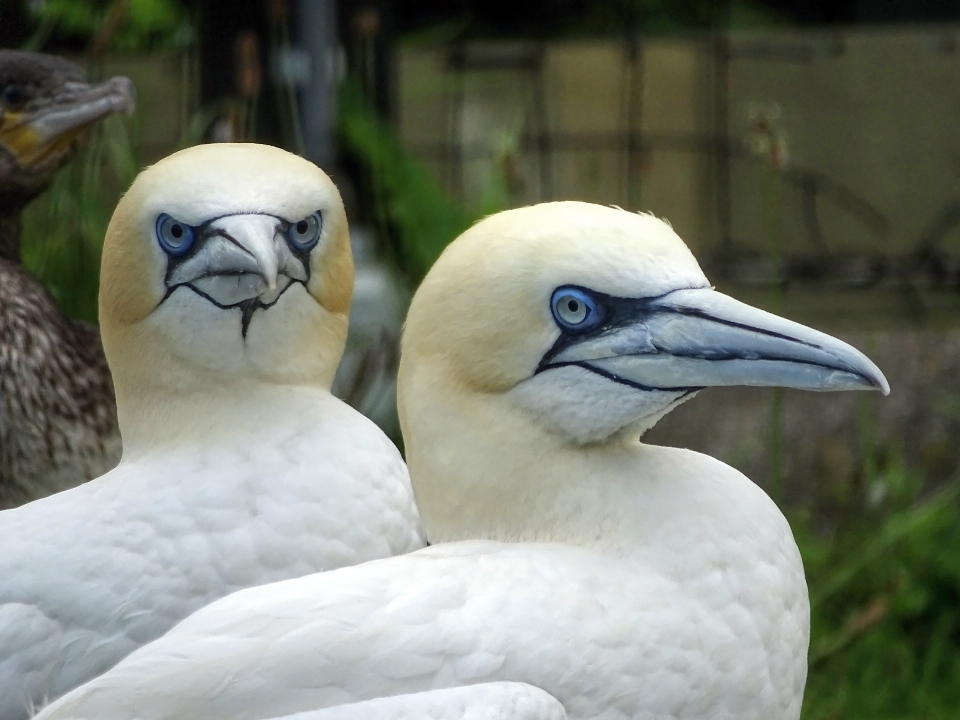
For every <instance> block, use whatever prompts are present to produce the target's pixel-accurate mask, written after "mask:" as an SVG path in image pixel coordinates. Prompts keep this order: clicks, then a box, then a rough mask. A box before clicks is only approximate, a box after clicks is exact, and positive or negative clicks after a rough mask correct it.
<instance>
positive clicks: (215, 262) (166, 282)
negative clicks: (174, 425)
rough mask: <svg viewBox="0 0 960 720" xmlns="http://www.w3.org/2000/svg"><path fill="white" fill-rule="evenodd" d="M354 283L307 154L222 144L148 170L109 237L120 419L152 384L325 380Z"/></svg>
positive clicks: (107, 326) (107, 291)
mask: <svg viewBox="0 0 960 720" xmlns="http://www.w3.org/2000/svg"><path fill="white" fill-rule="evenodd" d="M352 291H353V262H352V258H351V254H350V242H349V235H348V230H347V221H346V216H345V213H344V209H343V204H342V202H341V200H340V195H339V193H338V192H337V189H336V187H335V186H334V184H333V183H332V182H331V181H330V178H328V177H327V176H326V175H325V174H324V173H323V171H321V170H320V169H319V168H318V167H316V166H315V165H313V164H312V163H310V162H308V161H306V160H304V159H302V158H300V157H297V156H295V155H292V154H290V153H287V152H284V151H282V150H279V149H277V148H273V147H268V146H264V145H253V144H239V145H228V144H218V145H202V146H199V147H194V148H190V149H187V150H183V151H181V152H178V153H176V154H174V155H171V156H170V157H167V158H165V159H164V160H161V161H160V162H158V163H157V164H156V165H153V166H152V167H150V168H147V169H146V170H144V171H143V172H142V173H141V174H140V175H139V176H138V177H137V179H136V180H135V181H134V183H133V185H132V186H131V187H130V189H129V191H128V192H127V193H126V195H124V197H123V199H122V200H121V201H120V203H119V204H118V206H117V209H116V211H115V212H114V215H113V218H112V220H111V222H110V225H109V228H108V230H107V234H106V239H105V241H104V247H103V261H102V274H101V288H100V323H101V329H102V334H103V341H104V347H105V350H106V352H107V358H108V361H109V362H110V367H111V371H112V372H113V375H114V380H115V383H116V386H117V401H118V409H119V411H120V416H121V429H123V418H124V406H125V405H127V404H129V403H128V402H127V400H128V399H129V398H130V397H133V396H142V395H143V393H144V392H145V391H146V389H147V388H150V387H158V388H161V389H162V390H163V391H164V392H170V391H173V390H178V389H179V390H185V391H191V390H193V389H196V388H206V387H210V386H211V385H217V384H223V383H229V382H234V381H236V380H248V379H249V380H257V381H262V382H267V383H278V384H301V385H302V384H314V385H320V386H323V387H327V388H329V385H330V382H331V380H332V378H333V374H334V372H335V370H336V367H337V364H338V363H339V360H340V356H341V354H342V352H343V346H344V342H345V338H346V332H347V316H348V313H349V309H350V300H351V295H352ZM124 442H125V443H126V435H124Z"/></svg>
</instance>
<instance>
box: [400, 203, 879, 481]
mask: <svg viewBox="0 0 960 720" xmlns="http://www.w3.org/2000/svg"><path fill="white" fill-rule="evenodd" d="M418 376H419V377H418ZM400 382H401V388H400V410H401V420H402V421H403V423H404V436H405V437H406V436H407V435H408V431H409V432H410V433H411V434H413V435H415V433H416V432H417V428H416V427H412V426H415V425H417V423H418V422H419V419H420V418H421V417H425V416H427V415H429V414H430V413H433V414H435V415H436V414H437V413H439V412H440V411H439V410H437V409H435V408H433V409H432V408H429V407H425V406H424V404H423V403H424V399H423V395H424V394H427V393H429V386H430V385H433V386H435V387H441V386H442V387H443V391H442V392H443V393H444V396H443V397H444V398H447V399H440V398H439V397H433V398H432V402H434V403H435V404H440V403H447V404H449V403H456V402H461V401H462V399H463V398H465V397H466V396H467V395H471V396H472V397H473V398H479V397H486V398H491V397H497V398H499V399H500V400H501V401H502V402H504V403H507V404H508V405H510V406H511V408H512V409H515V410H516V411H518V413H521V414H523V415H525V416H526V417H527V418H528V419H529V420H530V421H531V422H533V423H535V424H537V425H539V426H540V427H541V428H543V429H545V430H546V431H547V432H549V433H552V434H554V435H556V436H559V437H561V438H562V439H563V441H564V442H567V443H571V444H576V445H587V444H594V443H601V442H604V441H607V440H609V439H611V438H613V437H615V436H618V435H623V434H626V435H629V436H630V437H633V438H636V437H637V436H638V435H639V434H640V433H642V432H643V431H645V430H646V429H648V428H650V427H652V426H653V424H654V423H656V421H657V420H658V419H659V418H661V417H662V416H663V415H664V414H665V413H667V412H668V411H669V410H670V409H672V408H673V407H675V406H676V405H677V404H679V403H680V402H682V401H684V400H685V399H687V398H689V397H691V396H692V395H693V394H695V393H696V392H697V391H699V390H701V389H703V388H706V387H711V386H722V385H754V386H783V387H791V388H802V389H806V390H860V389H878V390H880V391H882V392H883V393H884V394H886V393H887V392H888V386H887V382H886V380H885V379H884V377H883V374H882V373H881V372H880V370H879V369H877V367H876V366H875V365H874V364H873V363H872V362H870V360H869V359H867V358H866V357H865V356H864V355H863V354H862V353H860V352H858V351H857V350H855V349H854V348H852V347H850V346H849V345H847V344H846V343H843V342H841V341H839V340H836V339H835V338H832V337H830V336H828V335H825V334H823V333H820V332H817V331H815V330H811V329H809V328H807V327H804V326H802V325H799V324H797V323H794V322H790V321H788V320H784V319H782V318H780V317H777V316H775V315H772V314H770V313H767V312H764V311H761V310H758V309H755V308H752V307H749V306H747V305H745V304H743V303H741V302H738V301H736V300H734V299H733V298H730V297H728V296H726V295H723V294H721V293H719V292H717V291H715V290H714V289H713V288H711V286H710V283H709V282H708V280H707V278H706V277H705V276H704V274H703V272H702V271H701V270H700V267H699V265H698V264H697V261H696V260H695V259H694V257H693V255H692V254H691V253H690V251H689V250H688V249H687V247H686V246H685V245H684V243H683V242H682V241H681V240H680V238H679V237H678V236H677V235H676V233H674V232H673V230H672V229H671V228H670V226H669V225H668V224H666V223H664V222H662V221H661V220H658V219H657V218H655V217H653V216H651V215H643V214H634V213H629V212H626V211H623V210H620V209H615V208H609V207H602V206H598V205H592V204H587V203H582V202H557V203H547V204H542V205H536V206H533V207H527V208H522V209H518V210H510V211H507V212H503V213H500V214H498V215H494V216H492V217H490V218H487V219H486V220H484V221H482V222H480V223H478V224H477V225H475V226H474V227H472V228H471V229H469V230H468V231H467V232H465V233H464V234H463V235H461V236H460V237H459V238H458V239H457V240H456V241H455V242H453V243H452V244H451V245H450V246H449V247H448V248H447V250H446V251H445V252H444V253H443V255H442V256H441V257H440V259H439V260H438V261H437V263H436V264H435V265H434V267H433V269H432V270H431V271H430V272H429V274H428V275H427V277H426V278H425V280H424V281H423V284H422V285H421V287H420V289H419V290H418V291H417V294H416V296H415V297H414V299H413V303H412V305H411V307H410V312H409V316H408V319H407V324H406V331H405V334H404V338H403V355H402V361H401V375H400ZM425 388H426V389H425ZM418 390H419V391H422V392H420V395H418ZM464 402H466V401H464ZM509 416H510V414H509V413H501V414H500V416H499V417H502V418H506V417H509ZM491 417H492V416H491ZM511 422H513V421H512V420H511ZM408 446H409V440H408ZM411 467H412V466H411ZM414 474H415V473H414Z"/></svg>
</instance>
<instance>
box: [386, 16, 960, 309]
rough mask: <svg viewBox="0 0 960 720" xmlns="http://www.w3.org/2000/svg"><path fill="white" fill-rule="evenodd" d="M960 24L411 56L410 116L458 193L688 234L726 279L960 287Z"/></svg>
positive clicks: (416, 52) (423, 147)
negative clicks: (656, 222)
mask: <svg viewBox="0 0 960 720" xmlns="http://www.w3.org/2000/svg"><path fill="white" fill-rule="evenodd" d="M958 46H960V28H957V27H954V26H945V27H914V28H899V29H898V28H894V29H884V30H880V29H877V30H851V31H848V32H827V31H816V32H779V33H753V34H734V35H726V34H725V35H716V36H699V37H689V38H675V39H657V40H644V39H643V38H634V39H632V40H629V41H595V42H579V43H547V44H544V43H534V42H526V43H523V42H522V43H505V42H498V43H474V44H466V45H456V46H444V47H432V48H416V47H407V48H403V49H401V50H400V52H399V57H398V80H399V82H398V93H399V97H398V103H397V106H398V117H397V123H398V127H399V129H400V132H401V135H402V137H403V138H404V140H405V141H406V144H407V145H408V147H410V148H411V149H412V150H413V152H414V153H415V154H416V155H417V156H418V157H419V158H420V159H421V160H423V161H424V162H425V163H426V164H427V165H429V166H430V167H431V168H432V169H433V170H434V172H435V174H436V176H437V178H438V179H440V180H441V182H442V183H443V184H444V186H445V187H446V188H447V190H448V191H449V192H450V193H451V194H453V195H454V196H455V197H457V198H459V199H460V200H462V201H463V202H466V203H468V204H469V203H479V202H480V200H481V198H482V197H483V195H484V193H486V192H490V189H491V188H492V187H500V188H505V193H506V199H507V204H510V205H521V204H526V203H530V202H538V201H542V200H548V199H559V198H577V199H585V200H592V201H595V202H602V203H607V204H616V205H621V206H623V207H625V208H629V209H643V210H650V211H652V212H655V213H656V214H658V215H661V216H664V217H666V218H667V219H669V220H670V221H671V223H672V224H673V225H674V227H675V228H677V230H678V232H679V233H680V234H681V236H682V237H684V239H685V240H686V241H687V242H688V243H689V244H690V245H691V247H692V248H693V249H694V250H695V252H697V254H698V256H699V257H700V258H701V259H702V260H703V261H704V262H705V264H707V265H708V266H709V268H710V272H711V274H712V275H713V276H715V277H720V278H727V279H731V280H736V281H740V282H753V283H783V282H786V281H794V280H803V281H807V280H812V281H818V282H828V283H833V284H837V285H841V286H849V287H873V286H876V285H887V286H895V287H899V288H909V289H913V290H917V291H921V292H923V291H927V290H931V289H932V290H949V291H952V290H954V289H957V288H960V253H958V252H957V249H958V248H957V244H958V239H960V123H958V119H960V83H958V82H957V79H958V77H960V52H958Z"/></svg>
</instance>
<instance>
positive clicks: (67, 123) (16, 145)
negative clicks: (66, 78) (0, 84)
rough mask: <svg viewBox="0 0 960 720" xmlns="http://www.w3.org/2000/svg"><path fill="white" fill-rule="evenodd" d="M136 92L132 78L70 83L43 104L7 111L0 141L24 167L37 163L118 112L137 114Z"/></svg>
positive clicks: (2, 122)
mask: <svg viewBox="0 0 960 720" xmlns="http://www.w3.org/2000/svg"><path fill="white" fill-rule="evenodd" d="M135 107H136V92H135V91H134V87H133V83H132V82H131V81H130V79H129V78H125V77H115V78H111V79H110V80H107V81H105V82H102V83H96V84H87V83H78V82H72V83H66V84H65V85H64V86H63V88H62V89H61V90H60V92H59V93H58V94H57V95H56V96H54V97H53V98H52V99H50V100H49V101H46V102H44V104H43V105H42V106H41V107H38V108H35V109H30V108H29V107H28V108H27V109H26V110H25V111H23V112H12V111H7V112H6V113H4V114H3V117H2V121H0V143H2V144H3V145H5V146H6V147H7V148H9V149H10V150H11V151H12V152H13V154H14V155H16V156H17V159H18V161H19V162H20V164H21V165H23V166H24V167H28V166H30V165H34V164H36V163H37V162H40V161H42V160H44V159H46V158H48V157H50V156H52V155H56V154H59V153H61V152H63V151H65V150H66V148H68V147H69V145H70V143H71V142H73V140H74V138H76V137H77V135H79V134H80V133H81V132H82V131H83V130H85V129H86V128H87V127H89V126H90V125H92V124H93V123H95V122H97V121H98V120H101V119H103V118H104V117H106V116H107V115H111V114H113V113H117V112H125V113H127V114H128V115H130V114H132V113H133V110H134V108H135Z"/></svg>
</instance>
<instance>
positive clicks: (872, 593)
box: [792, 463, 960, 720]
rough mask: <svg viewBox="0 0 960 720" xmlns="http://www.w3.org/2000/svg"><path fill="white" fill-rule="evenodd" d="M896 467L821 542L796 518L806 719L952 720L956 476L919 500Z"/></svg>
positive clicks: (958, 539) (957, 625) (958, 666)
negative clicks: (806, 658)
mask: <svg viewBox="0 0 960 720" xmlns="http://www.w3.org/2000/svg"><path fill="white" fill-rule="evenodd" d="M920 486H921V482H920V479H919V478H918V477H916V476H914V475H912V474H910V473H909V472H907V471H905V470H904V468H903V467H902V466H900V465H899V464H896V463H895V464H893V465H892V466H891V467H889V468H887V469H885V470H883V471H882V472H876V473H875V477H874V478H872V480H871V482H870V483H868V489H867V495H868V498H869V500H870V501H868V502H864V503H862V505H861V506H860V507H859V508H858V509H857V510H858V511H857V512H851V513H849V514H848V515H847V516H846V517H845V518H844V519H843V520H841V522H840V524H839V527H838V529H837V530H836V531H835V532H833V533H830V534H828V535H824V534H823V533H822V532H814V531H813V530H812V529H811V528H812V523H811V521H810V517H809V515H806V516H804V515H798V516H797V517H795V518H794V522H793V523H792V524H793V528H794V533H795V535H796V537H797V541H798V543H799V545H800V550H801V553H802V555H803V558H804V565H805V568H806V572H807V581H808V583H809V586H810V603H811V642H810V673H809V677H808V681H807V690H806V695H805V699H804V713H803V718H804V719H805V720H829V719H832V718H845V719H856V718H864V719H866V718H871V719H876V720H883V719H885V718H890V719H891V720H892V719H893V718H918V719H919V718H924V719H930V720H934V719H935V718H955V717H957V713H958V708H960V504H958V498H960V476H958V477H957V478H955V479H953V480H952V481H951V482H950V483H949V484H947V485H945V486H944V487H942V488H941V489H940V490H939V491H937V492H936V493H934V494H932V495H930V496H929V497H926V498H924V499H918V494H919V489H920Z"/></svg>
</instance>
